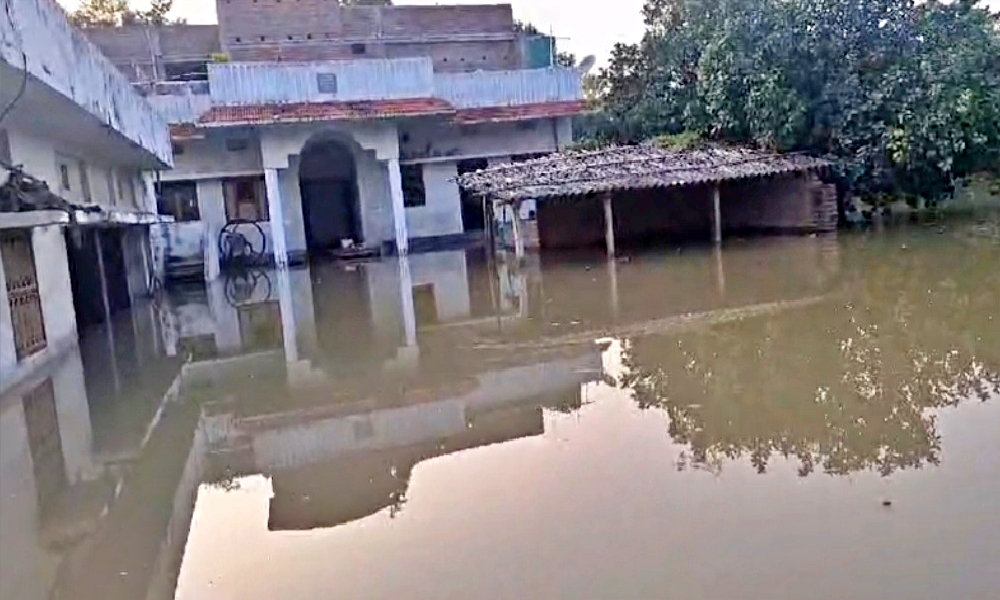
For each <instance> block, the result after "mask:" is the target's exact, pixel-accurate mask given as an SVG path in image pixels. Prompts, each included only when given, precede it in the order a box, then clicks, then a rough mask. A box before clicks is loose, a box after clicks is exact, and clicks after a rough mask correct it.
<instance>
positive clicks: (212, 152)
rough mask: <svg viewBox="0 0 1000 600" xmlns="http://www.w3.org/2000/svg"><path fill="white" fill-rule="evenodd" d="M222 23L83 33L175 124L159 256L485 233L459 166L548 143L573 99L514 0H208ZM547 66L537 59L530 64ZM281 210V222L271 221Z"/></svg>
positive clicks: (209, 258) (284, 253)
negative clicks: (170, 220)
mask: <svg viewBox="0 0 1000 600" xmlns="http://www.w3.org/2000/svg"><path fill="white" fill-rule="evenodd" d="M217 8H218V15H219V25H218V26H186V25H174V26H166V27H158V28H146V27H138V26H137V27H124V28H113V29H92V30H88V31H87V34H88V35H89V36H90V39H91V40H92V41H93V42H95V43H96V44H97V45H98V46H99V47H101V49H102V50H103V51H104V52H105V54H106V55H107V56H108V57H109V59H110V60H111V61H112V62H113V63H114V64H115V65H116V66H118V68H119V69H120V70H121V71H122V72H123V73H125V74H126V75H128V76H129V77H130V79H131V80H132V81H133V82H134V84H135V85H136V86H137V87H139V88H140V89H142V90H143V91H144V92H145V93H146V94H147V95H148V98H149V100H150V101H151V103H152V104H154V105H155V106H156V107H157V108H158V109H159V110H160V111H161V114H162V115H163V116H164V117H165V118H166V119H167V120H168V121H169V122H170V123H171V127H172V136H173V140H172V141H173V146H172V151H173V157H174V160H175V168H174V169H173V170H170V171H164V172H162V173H160V175H159V178H160V188H159V189H160V213H161V214H164V215H170V216H173V217H174V219H175V220H176V223H175V224H172V225H168V226H164V227H162V228H161V232H160V235H159V236H158V238H157V239H158V243H157V244H156V246H157V258H158V260H157V263H158V264H161V263H162V264H163V265H165V266H166V267H170V266H171V265H174V266H178V267H180V266H181V265H194V268H195V269H196V270H198V271H200V270H201V268H203V269H204V275H205V277H206V279H208V280H212V279H215V278H216V277H218V274H219V271H220V267H221V265H223V264H225V263H226V261H227V260H232V259H235V258H238V257H239V256H241V255H243V254H246V253H249V254H253V255H264V256H266V257H269V258H273V261H274V263H276V264H278V265H286V264H288V263H289V262H292V263H294V262H296V261H297V260H300V259H301V258H302V257H304V256H305V255H307V254H317V253H326V252H330V251H333V252H337V251H343V250H344V249H345V248H358V247H360V248H362V249H363V251H367V252H370V253H374V254H382V253H391V252H399V253H406V252H408V251H409V250H410V249H411V247H412V248H413V249H414V250H419V249H421V248H437V247H441V246H442V245H445V244H450V243H453V242H456V241H461V240H466V239H469V238H470V237H474V236H476V235H478V234H480V233H481V232H482V231H483V229H484V227H485V217H484V207H483V203H482V200H481V199H480V198H474V197H463V196H462V194H461V193H460V191H459V188H458V186H457V184H456V182H455V179H456V178H457V176H458V175H459V174H460V173H463V172H466V171H470V170H477V169H480V168H484V167H486V166H488V165H490V164H497V163H500V162H509V161H511V160H516V159H518V158H519V157H526V156H535V155H538V154H543V153H548V152H553V151H555V150H558V149H560V148H562V147H564V146H566V145H567V144H568V143H569V142H570V141H571V140H572V124H571V118H572V116H573V115H575V114H578V113H580V112H582V111H583V109H584V106H583V91H582V83H581V81H582V73H581V72H580V71H578V70H576V69H571V68H560V67H555V66H552V60H551V58H552V57H551V50H552V49H553V45H552V44H551V43H549V45H548V46H547V47H548V48H549V51H548V52H549V56H548V61H547V62H546V57H545V56H544V53H543V54H541V55H540V54H539V52H538V50H537V48H538V41H539V40H540V39H541V41H542V42H545V41H546V39H547V38H539V37H538V36H533V37H532V36H525V35H524V34H522V33H520V32H518V28H517V27H516V26H515V21H514V19H513V14H512V11H511V7H510V6H509V5H484V6H468V5H463V6H356V7H348V6H341V5H340V4H339V3H337V2H328V1H325V0H302V1H301V2H295V3H288V2H284V3H283V2H279V1H277V0H259V1H251V0H218V2H217ZM534 67H539V68H534ZM277 223H280V224H281V226H280V227H279V226H276V224H277Z"/></svg>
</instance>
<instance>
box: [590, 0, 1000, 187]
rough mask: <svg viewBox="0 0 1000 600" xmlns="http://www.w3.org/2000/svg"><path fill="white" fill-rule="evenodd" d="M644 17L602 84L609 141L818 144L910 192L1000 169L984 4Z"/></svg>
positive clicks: (677, 12)
mask: <svg viewBox="0 0 1000 600" xmlns="http://www.w3.org/2000/svg"><path fill="white" fill-rule="evenodd" d="M643 17H644V19H645V25H646V34H645V36H644V37H643V39H642V41H641V42H639V43H638V44H631V45H629V44H618V45H617V46H616V47H615V49H614V51H613V54H612V59H611V62H610V64H609V66H608V67H607V68H605V69H604V70H603V71H602V72H601V73H600V75H599V76H598V78H597V81H596V82H595V83H594V84H593V87H594V89H595V96H596V97H597V98H599V100H600V103H599V104H600V108H602V109H603V112H602V114H601V115H599V116H598V117H597V118H592V119H591V120H590V122H589V123H588V124H587V127H588V129H589V133H590V134H591V136H592V137H595V138H597V139H599V140H601V141H604V142H608V141H613V142H633V141H638V140H640V139H645V138H648V137H652V136H656V135H661V134H677V133H681V132H685V131H689V132H694V133H696V134H698V135H700V136H702V137H705V138H709V139H718V140H727V141H735V142H741V143H750V144H753V145H757V146H760V147H765V148H771V149H776V150H803V151H809V152H812V153H816V154H822V155H825V156H828V157H831V158H834V159H836V162H837V164H839V165H841V166H840V173H839V175H840V178H841V180H842V181H843V183H845V184H846V185H848V186H851V187H854V188H855V189H857V190H858V191H859V192H861V193H863V194H868V195H879V194H893V195H902V196H903V197H907V198H910V199H913V200H915V199H916V198H917V197H925V198H936V197H940V196H943V195H945V194H947V193H949V191H950V190H951V189H952V185H953V182H954V181H955V180H956V179H958V178H960V177H964V176H966V175H967V174H969V173H973V172H977V171H983V170H994V171H997V170H1000V23H998V18H997V16H996V15H991V14H990V12H989V11H988V10H987V9H985V8H979V7H978V4H977V0H960V1H959V2H956V3H953V4H947V5H946V4H942V3H940V2H936V1H933V0H932V1H930V2H925V3H920V4H918V3H916V2H913V1H912V0H866V1H865V2H849V1H845V0H647V2H646V4H645V6H644V9H643Z"/></svg>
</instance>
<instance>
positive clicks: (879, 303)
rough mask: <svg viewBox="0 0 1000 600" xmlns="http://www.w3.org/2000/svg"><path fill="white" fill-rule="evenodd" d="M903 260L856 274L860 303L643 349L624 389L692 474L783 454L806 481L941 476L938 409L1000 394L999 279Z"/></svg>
mask: <svg viewBox="0 0 1000 600" xmlns="http://www.w3.org/2000/svg"><path fill="white" fill-rule="evenodd" d="M904 258H905V259H908V260H903V261H899V260H897V261H893V260H891V259H890V260H886V257H885V256H882V259H883V262H882V263H874V264H872V265H864V266H863V267H862V268H861V269H858V270H856V271H852V272H850V273H848V274H847V282H846V288H847V290H848V292H847V294H846V295H847V296H848V297H850V301H848V302H845V301H844V300H843V299H842V298H837V299H834V300H832V301H831V302H830V303H828V304H823V305H819V306H817V307H813V308H809V309H806V310H798V311H791V312H787V313H784V314H779V315H776V316H772V317H768V318H766V319H751V320H747V321H744V322H737V323H731V324H726V325H722V326H717V327H714V328H712V329H709V330H701V331H696V332H693V333H689V334H684V335H681V336H679V337H670V338H667V337H660V338H642V339H638V340H635V341H632V342H631V343H629V344H627V345H626V349H625V356H624V364H625V366H626V375H624V376H623V378H622V379H623V381H622V384H623V386H625V387H627V388H629V389H631V391H632V393H633V396H634V398H635V400H636V402H638V403H639V405H640V406H642V407H644V408H659V409H662V410H665V411H666V412H667V414H668V415H669V417H670V435H671V436H672V438H673V439H674V440H675V441H676V442H678V443H682V444H687V445H689V446H690V452H689V453H687V452H686V453H685V457H684V460H683V461H682V464H681V465H680V467H681V468H685V467H687V466H689V465H690V466H694V467H695V468H703V469H708V470H713V471H718V470H719V469H720V468H721V465H722V463H723V461H725V460H727V459H728V460H733V459H737V458H740V457H743V456H748V457H749V459H750V461H751V463H752V464H753V465H754V466H755V467H756V469H757V471H758V472H761V473H763V472H765V471H766V469H767V466H768V463H769V461H770V460H771V459H772V458H773V457H774V456H775V455H778V456H782V457H794V458H795V459H797V461H798V462H799V473H800V475H802V476H806V475H808V474H810V473H812V472H813V471H815V470H816V469H821V470H822V471H824V472H826V473H831V474H847V473H851V472H855V471H861V470H868V469H874V470H877V471H878V472H879V473H881V474H882V475H888V474H890V473H892V472H894V471H895V470H897V469H905V468H918V467H920V466H922V465H924V464H927V463H929V464H936V463H937V461H938V454H939V450H940V439H939V435H938V433H937V428H936V424H935V417H934V414H933V410H932V409H937V408H942V407H946V406H954V405H956V404H958V403H959V402H961V401H963V400H971V399H974V398H978V399H980V400H982V401H985V400H987V399H988V398H989V394H990V392H994V393H1000V335H998V334H1000V312H998V303H997V300H996V299H997V296H998V294H1000V274H998V273H997V272H996V271H997V270H996V269H987V268H985V267H986V266H988V265H990V264H992V265H993V266H994V267H995V265H996V264H998V263H997V262H996V261H995V257H994V260H987V261H977V260H976V259H975V257H973V256H968V255H966V256H965V257H964V259H965V262H963V261H962V258H963V257H957V258H955V259H949V258H948V257H947V256H946V255H945V256H944V258H942V256H941V255H939V256H937V257H931V258H929V257H927V256H920V257H904ZM862 259H864V257H862ZM942 263H943V264H942Z"/></svg>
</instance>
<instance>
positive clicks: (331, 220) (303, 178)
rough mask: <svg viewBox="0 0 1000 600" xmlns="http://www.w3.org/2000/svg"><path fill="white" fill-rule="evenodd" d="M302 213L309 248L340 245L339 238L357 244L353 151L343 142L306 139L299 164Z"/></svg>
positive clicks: (359, 237) (358, 210)
mask: <svg viewBox="0 0 1000 600" xmlns="http://www.w3.org/2000/svg"><path fill="white" fill-rule="evenodd" d="M299 186H300V189H301V191H302V217H303V221H304V223H305V232H306V245H307V246H308V248H309V250H310V251H315V250H326V249H334V248H339V247H340V246H341V241H342V240H347V239H350V240H353V241H354V242H355V243H358V244H360V243H361V242H363V241H364V240H363V239H362V230H361V207H360V203H359V201H358V184H357V171H356V166H355V160H354V155H353V154H352V152H351V149H350V148H349V147H347V145H345V144H344V143H342V142H340V141H337V140H332V139H323V140H316V141H312V142H309V143H308V144H306V147H305V148H304V149H303V151H302V159H301V163H300V164H299Z"/></svg>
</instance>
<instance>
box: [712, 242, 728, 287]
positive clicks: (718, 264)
mask: <svg viewBox="0 0 1000 600" xmlns="http://www.w3.org/2000/svg"><path fill="white" fill-rule="evenodd" d="M714 255H715V284H716V286H717V287H718V288H719V296H721V297H722V298H725V297H726V269H725V266H724V265H723V264H722V248H720V247H718V246H716V247H715V251H714Z"/></svg>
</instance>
